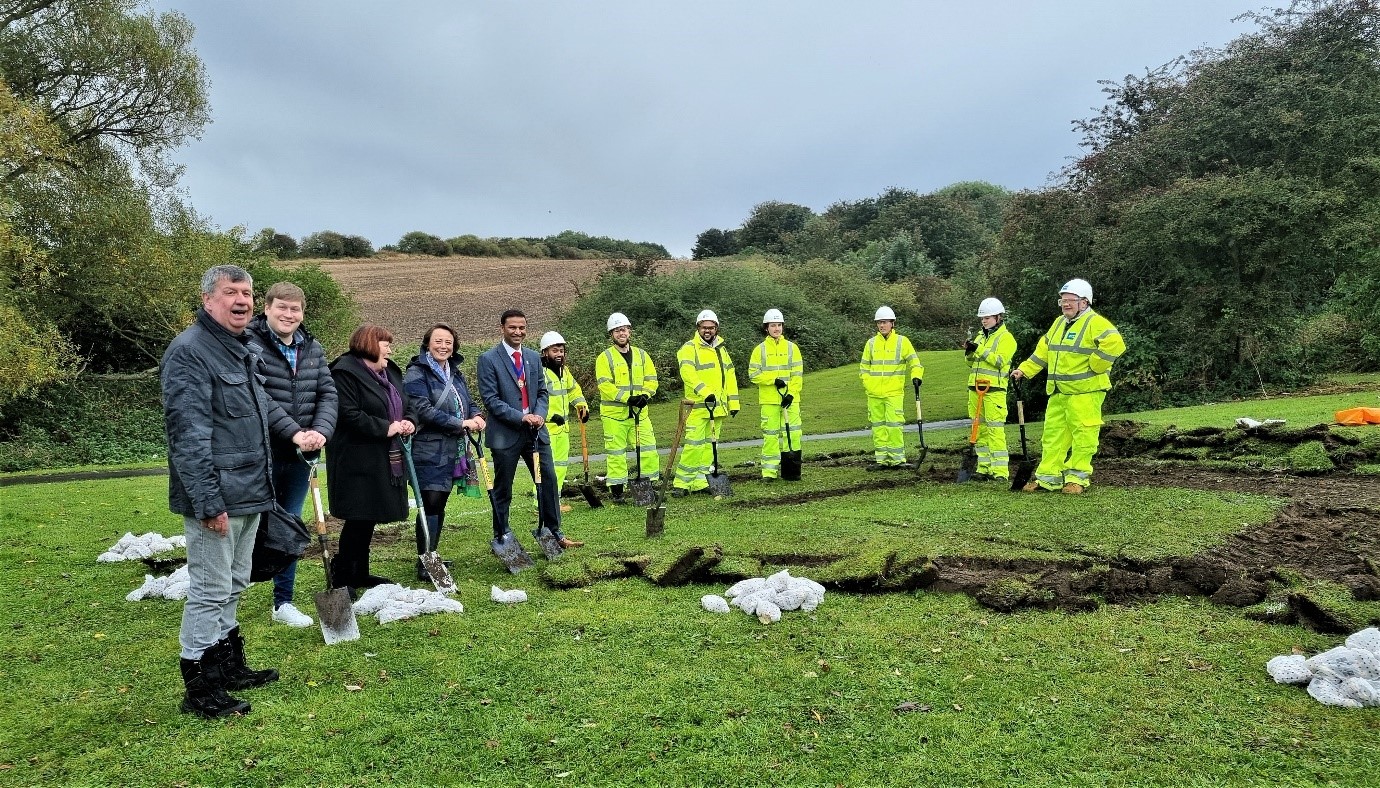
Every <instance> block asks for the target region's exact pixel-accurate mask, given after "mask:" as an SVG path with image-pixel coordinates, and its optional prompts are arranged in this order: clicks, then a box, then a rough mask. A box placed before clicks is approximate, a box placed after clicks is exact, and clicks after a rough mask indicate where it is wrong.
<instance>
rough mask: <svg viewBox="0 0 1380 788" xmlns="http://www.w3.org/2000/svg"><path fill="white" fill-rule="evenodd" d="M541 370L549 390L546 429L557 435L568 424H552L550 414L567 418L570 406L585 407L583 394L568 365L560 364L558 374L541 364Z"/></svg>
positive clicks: (563, 430)
mask: <svg viewBox="0 0 1380 788" xmlns="http://www.w3.org/2000/svg"><path fill="white" fill-rule="evenodd" d="M619 361H622V359H621V358H620V359H619ZM624 366H627V365H626V364H624ZM542 371H543V372H545V373H546V388H547V391H548V392H549V393H548V395H547V400H546V416H545V418H546V429H547V430H549V431H550V432H551V433H552V434H553V435H559V434H560V433H562V432H565V428H566V427H567V426H568V425H567V424H561V425H556V424H552V423H551V416H553V415H555V414H557V413H559V414H560V415H562V416H564V417H565V418H566V419H567V420H569V419H570V409H571V408H583V407H586V405H585V394H584V392H583V391H581V390H580V384H579V383H577V382H575V377H574V376H573V375H571V374H570V367H567V366H562V367H561V374H560V375H559V376H558V375H557V374H556V371H555V370H553V369H551V368H550V367H548V366H546V365H542Z"/></svg>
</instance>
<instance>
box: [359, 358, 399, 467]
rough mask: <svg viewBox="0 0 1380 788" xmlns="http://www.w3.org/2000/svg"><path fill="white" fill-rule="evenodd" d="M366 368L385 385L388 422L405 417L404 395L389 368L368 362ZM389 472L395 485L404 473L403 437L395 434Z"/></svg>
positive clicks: (389, 458) (390, 443)
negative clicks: (378, 367)
mask: <svg viewBox="0 0 1380 788" xmlns="http://www.w3.org/2000/svg"><path fill="white" fill-rule="evenodd" d="M364 368H365V369H367V370H369V372H370V374H372V375H373V376H374V380H377V381H378V382H379V385H381V386H383V391H384V399H386V400H388V423H389V424H392V423H393V422H395V421H400V420H401V419H402V417H403V403H402V395H401V394H400V393H398V388H397V387H396V386H394V385H393V381H392V380H390V379H389V377H388V368H387V367H384V368H383V369H379V370H376V369H374V368H373V367H371V366H369V365H368V364H365V365H364ZM388 473H389V474H390V475H391V476H392V477H393V483H394V486H397V484H398V480H400V479H402V475H403V452H402V439H401V438H399V437H398V436H397V435H394V436H393V437H392V438H391V439H389V442H388Z"/></svg>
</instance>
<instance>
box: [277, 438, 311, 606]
mask: <svg viewBox="0 0 1380 788" xmlns="http://www.w3.org/2000/svg"><path fill="white" fill-rule="evenodd" d="M273 459H274V464H273V490H274V492H275V493H276V494H277V497H278V503H280V504H282V506H283V508H284V509H287V510H288V511H289V512H292V513H293V514H301V513H302V502H303V501H305V500H306V499H307V489H308V487H309V486H310V485H309V484H308V477H309V476H310V475H311V468H310V467H309V466H308V465H307V464H306V463H305V462H302V460H301V458H299V457H293V458H292V459H291V460H285V461H283V462H278V459H279V458H278V457H277V456H276V455H275V456H274V458H273ZM296 582H297V562H296V561H293V562H292V563H290V564H288V565H287V568H286V569H284V570H283V571H281V572H279V573H278V574H277V575H275V576H274V578H273V609H274V610H277V609H278V608H280V607H282V606H283V605H286V604H287V603H288V602H291V601H292V589H293V586H294V585H295V584H296Z"/></svg>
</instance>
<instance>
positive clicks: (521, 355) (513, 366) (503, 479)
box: [478, 309, 574, 547]
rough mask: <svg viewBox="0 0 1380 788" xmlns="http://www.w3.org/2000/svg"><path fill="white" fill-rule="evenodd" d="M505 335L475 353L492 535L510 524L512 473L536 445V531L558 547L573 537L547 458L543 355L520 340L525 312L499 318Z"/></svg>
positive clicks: (506, 529)
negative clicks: (489, 470)
mask: <svg viewBox="0 0 1380 788" xmlns="http://www.w3.org/2000/svg"><path fill="white" fill-rule="evenodd" d="M499 324H500V325H501V326H502V327H503V341H502V342H499V343H498V344H497V345H495V346H493V347H492V348H490V349H488V350H486V351H484V353H482V354H481V355H480V356H479V370H478V378H479V398H480V399H482V400H483V401H484V410H486V411H488V413H489V428H488V429H487V430H486V434H487V437H486V438H485V440H484V442H485V444H486V445H487V446H488V447H489V450H490V451H491V452H493V457H494V489H493V510H494V538H495V539H500V540H501V539H503V538H504V537H505V536H507V535H508V534H509V533H510V532H511V530H512V529H510V528H509V527H508V507H509V505H510V504H511V503H512V501H513V474H514V473H516V472H517V464H518V460H519V459H521V460H523V461H525V462H526V463H527V470H528V471H529V472H531V471H533V468H532V451H533V447H534V446H535V448H536V450H537V451H538V452H540V454H541V479H542V484H541V490H540V492H539V494H538V501H537V510H538V516H539V518H540V526H539V529H538V530H539V531H542V530H544V531H546V532H547V534H548V535H550V536H551V537H554V538H555V539H557V540H558V541H559V542H560V544H561V547H573V546H574V542H572V541H571V540H569V539H566V538H565V536H564V535H563V534H562V533H561V502H560V495H561V491H560V490H559V489H557V488H556V464H555V463H554V462H553V461H552V459H551V440H550V439H549V438H548V437H547V434H546V430H543V429H542V425H544V424H545V423H546V419H544V418H543V417H542V415H541V414H543V413H545V412H546V400H547V389H546V375H545V374H543V372H542V366H541V355H540V354H538V353H537V351H535V350H532V349H530V348H524V347H523V346H522V340H523V339H525V338H526V337H527V317H526V316H525V315H524V314H523V313H522V312H521V311H520V310H517V309H509V310H508V311H506V312H504V313H503V316H502V317H500V318H499Z"/></svg>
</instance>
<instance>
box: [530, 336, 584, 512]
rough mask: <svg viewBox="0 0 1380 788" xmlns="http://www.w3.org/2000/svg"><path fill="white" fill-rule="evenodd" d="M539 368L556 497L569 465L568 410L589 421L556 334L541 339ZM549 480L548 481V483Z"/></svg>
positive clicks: (566, 509)
mask: <svg viewBox="0 0 1380 788" xmlns="http://www.w3.org/2000/svg"><path fill="white" fill-rule="evenodd" d="M541 365H542V369H543V371H544V372H545V373H546V389H547V391H548V392H549V395H548V398H547V400H546V403H547V404H546V434H547V435H548V436H549V437H550V438H551V459H552V461H553V462H554V463H555V464H556V478H555V480H554V482H555V485H556V495H557V496H558V497H559V496H560V492H561V490H562V489H563V488H564V487H565V475H566V469H567V465H568V463H569V462H570V426H569V425H568V424H567V423H566V421H567V419H569V418H570V415H571V410H572V409H573V410H574V412H575V418H578V419H579V420H580V421H581V422H584V421H587V420H588V419H589V406H588V405H586V404H585V394H584V392H583V391H581V390H580V384H579V383H577V382H576V381H575V376H574V375H571V374H570V368H569V367H567V366H566V363H565V337H563V336H561V335H560V333H558V332H556V331H547V332H546V333H545V334H542V335H541ZM550 482H551V480H548V483H550ZM561 511H562V512H569V511H570V506H569V505H568V504H564V503H563V504H561Z"/></svg>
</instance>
